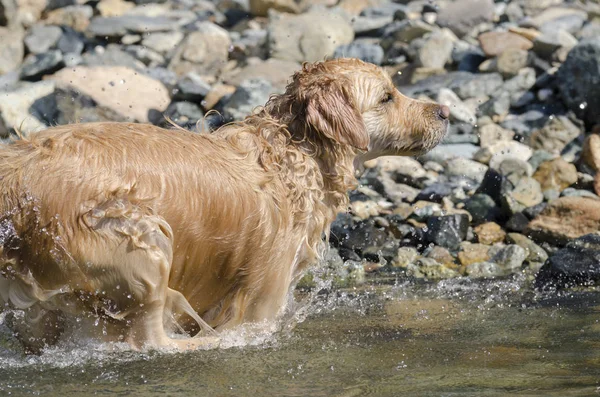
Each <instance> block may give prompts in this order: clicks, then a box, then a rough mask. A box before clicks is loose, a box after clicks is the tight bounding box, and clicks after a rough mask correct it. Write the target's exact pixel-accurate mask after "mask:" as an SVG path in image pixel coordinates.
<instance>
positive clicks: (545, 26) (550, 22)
mask: <svg viewBox="0 0 600 397" xmlns="http://www.w3.org/2000/svg"><path fill="white" fill-rule="evenodd" d="M569 17H575V18H576V19H577V20H578V21H579V23H578V26H575V31H579V29H580V28H581V26H582V25H583V22H585V21H586V20H587V18H588V16H587V13H586V12H585V11H583V10H579V9H577V8H567V7H550V8H546V9H544V10H542V11H541V12H540V13H538V14H537V15H535V16H533V17H532V18H530V19H529V20H528V21H527V24H528V25H529V26H533V27H535V28H537V29H540V30H542V31H546V30H558V29H559V28H560V27H563V26H561V23H560V22H561V20H562V21H564V20H565V19H567V18H569ZM572 33H573V32H572Z"/></svg>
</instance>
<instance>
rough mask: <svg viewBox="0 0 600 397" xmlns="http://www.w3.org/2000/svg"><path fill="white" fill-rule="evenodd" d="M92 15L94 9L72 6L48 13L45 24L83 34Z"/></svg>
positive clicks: (87, 6) (86, 6)
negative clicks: (67, 28) (64, 27)
mask: <svg viewBox="0 0 600 397" xmlns="http://www.w3.org/2000/svg"><path fill="white" fill-rule="evenodd" d="M93 15H94V9H93V8H92V7H90V6H89V5H72V6H68V7H64V8H59V9H56V10H53V11H50V12H49V13H48V15H47V16H46V20H45V22H46V24H48V25H59V26H67V27H70V28H71V29H73V30H76V31H78V32H83V31H85V30H86V29H87V28H88V26H89V24H90V19H91V18H92V16H93Z"/></svg>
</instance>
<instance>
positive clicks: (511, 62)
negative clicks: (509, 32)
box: [497, 48, 529, 77]
mask: <svg viewBox="0 0 600 397" xmlns="http://www.w3.org/2000/svg"><path fill="white" fill-rule="evenodd" d="M528 61H529V53H528V52H527V51H525V50H522V49H520V48H508V49H506V50H505V51H503V52H502V53H501V54H500V55H498V60H497V68H498V71H499V72H500V73H502V75H503V76H506V77H510V76H515V75H517V74H518V73H519V71H520V70H521V69H523V68H524V67H525V66H527V63H528Z"/></svg>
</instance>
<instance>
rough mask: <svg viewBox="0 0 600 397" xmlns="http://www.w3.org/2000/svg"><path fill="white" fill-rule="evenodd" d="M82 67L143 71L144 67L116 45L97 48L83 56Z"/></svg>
mask: <svg viewBox="0 0 600 397" xmlns="http://www.w3.org/2000/svg"><path fill="white" fill-rule="evenodd" d="M82 63H83V65H85V66H126V67H128V68H132V69H137V70H143V69H145V67H146V65H144V63H143V62H141V61H140V60H138V59H136V58H135V56H133V55H131V54H128V53H127V52H125V51H123V50H122V49H121V46H119V45H117V44H109V45H108V46H106V47H99V48H98V47H97V48H96V49H95V50H94V51H87V52H85V53H84V54H83V62H82Z"/></svg>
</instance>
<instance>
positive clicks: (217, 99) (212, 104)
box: [202, 84, 235, 110]
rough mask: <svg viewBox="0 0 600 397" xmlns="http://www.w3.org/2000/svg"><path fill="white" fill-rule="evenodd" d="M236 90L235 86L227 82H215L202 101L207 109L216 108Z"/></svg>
mask: <svg viewBox="0 0 600 397" xmlns="http://www.w3.org/2000/svg"><path fill="white" fill-rule="evenodd" d="M234 92H235V87H234V86H232V85H227V84H215V85H213V86H212V87H211V89H210V91H209V92H208V94H206V97H205V98H204V101H203V102H202V107H203V108H204V109H205V110H210V109H215V108H216V107H217V106H218V105H219V104H222V103H223V102H224V101H226V100H227V99H229V97H231V95H232V94H233V93H234Z"/></svg>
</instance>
